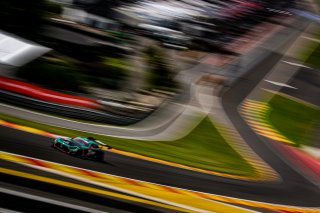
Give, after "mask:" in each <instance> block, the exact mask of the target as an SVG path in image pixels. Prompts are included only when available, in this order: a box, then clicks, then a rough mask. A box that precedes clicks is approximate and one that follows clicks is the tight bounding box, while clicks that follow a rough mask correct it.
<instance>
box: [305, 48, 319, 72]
mask: <svg viewBox="0 0 320 213" xmlns="http://www.w3.org/2000/svg"><path fill="white" fill-rule="evenodd" d="M319 58H320V45H319V44H317V47H316V48H315V49H314V50H313V52H312V53H311V54H310V55H309V57H308V58H307V60H306V63H307V64H309V65H311V66H313V67H315V68H317V69H320V60H319Z"/></svg>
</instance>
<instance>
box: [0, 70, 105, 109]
mask: <svg viewBox="0 0 320 213" xmlns="http://www.w3.org/2000/svg"><path fill="white" fill-rule="evenodd" d="M0 89H3V90H6V91H9V92H14V93H18V94H22V95H26V96H29V97H32V98H35V99H40V100H43V101H48V102H54V103H59V104H66V105H72V106H77V107H86V108H91V109H100V108H101V107H102V106H101V105H100V104H99V103H97V102H96V100H93V99H90V98H86V97H81V96H75V95H69V94H65V93H61V92H56V91H52V90H48V89H44V88H41V87H39V86H36V85H33V84H30V83H26V82H23V81H18V80H15V79H11V78H7V77H3V76H0Z"/></svg>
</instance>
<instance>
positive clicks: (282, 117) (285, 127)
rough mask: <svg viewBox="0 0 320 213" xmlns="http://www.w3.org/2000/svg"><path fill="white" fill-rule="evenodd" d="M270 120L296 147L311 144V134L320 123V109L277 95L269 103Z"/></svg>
mask: <svg viewBox="0 0 320 213" xmlns="http://www.w3.org/2000/svg"><path fill="white" fill-rule="evenodd" d="M269 104H270V106H271V111H270V114H269V119H270V122H271V123H272V125H273V126H274V127H275V128H276V129H277V130H278V131H279V132H281V133H282V134H283V135H285V136H286V137H287V138H289V139H290V140H292V141H294V142H295V143H296V146H300V145H302V144H309V143H310V137H311V135H309V134H310V133H312V130H313V128H314V125H315V124H316V123H317V122H319V121H320V109H319V108H318V109H316V108H312V107H311V106H309V105H305V104H303V103H300V102H297V101H294V100H291V99H289V98H286V97H283V96H280V95H276V96H274V98H272V100H271V101H270V102H269Z"/></svg>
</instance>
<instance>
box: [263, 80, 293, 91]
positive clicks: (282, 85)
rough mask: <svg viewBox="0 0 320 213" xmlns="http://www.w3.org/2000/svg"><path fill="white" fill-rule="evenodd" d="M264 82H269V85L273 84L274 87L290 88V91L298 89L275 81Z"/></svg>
mask: <svg viewBox="0 0 320 213" xmlns="http://www.w3.org/2000/svg"><path fill="white" fill-rule="evenodd" d="M265 81H266V82H269V83H270V84H274V85H277V86H281V87H288V88H291V89H298V88H296V87H293V86H290V85H288V84H284V83H280V82H276V81H269V80H265Z"/></svg>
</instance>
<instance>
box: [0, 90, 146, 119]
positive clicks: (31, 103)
mask: <svg viewBox="0 0 320 213" xmlns="http://www.w3.org/2000/svg"><path fill="white" fill-rule="evenodd" d="M0 101H2V102H5V103H11V104H14V105H18V106H23V107H27V108H31V109H36V110H41V111H45V112H48V113H53V114H56V115H62V116H66V117H70V118H76V119H81V120H88V121H95V122H101V123H108V124H114V125H130V124H134V123H136V122H138V121H140V120H142V119H143V118H145V117H146V116H148V115H149V114H150V113H151V112H146V113H145V116H141V117H139V118H134V117H127V116H121V115H116V114H111V113H107V112H103V111H98V110H95V109H88V108H80V107H75V106H68V105H62V104H57V103H51V102H47V101H43V100H38V99H35V98H31V97H28V96H24V95H21V94H17V93H13V92H8V91H5V90H0Z"/></svg>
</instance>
